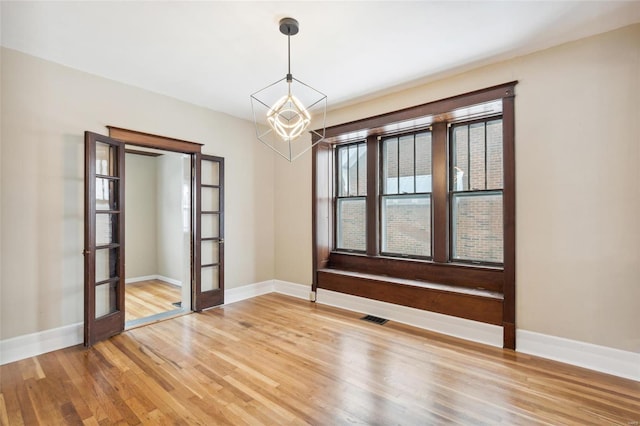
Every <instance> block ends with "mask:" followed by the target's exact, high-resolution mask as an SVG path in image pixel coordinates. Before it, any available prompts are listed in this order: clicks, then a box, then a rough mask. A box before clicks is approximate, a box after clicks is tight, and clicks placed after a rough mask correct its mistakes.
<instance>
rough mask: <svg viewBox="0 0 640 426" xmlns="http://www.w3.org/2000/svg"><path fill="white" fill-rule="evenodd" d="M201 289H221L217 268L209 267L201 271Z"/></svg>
mask: <svg viewBox="0 0 640 426" xmlns="http://www.w3.org/2000/svg"><path fill="white" fill-rule="evenodd" d="M201 274H202V275H201V278H200V289H201V290H202V291H211V290H216V289H219V288H220V276H219V275H220V274H219V270H218V267H217V266H209V267H206V268H202V269H201Z"/></svg>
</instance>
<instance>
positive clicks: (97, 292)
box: [83, 126, 224, 347]
mask: <svg viewBox="0 0 640 426" xmlns="http://www.w3.org/2000/svg"><path fill="white" fill-rule="evenodd" d="M107 128H108V129H109V136H105V135H101V134H98V133H94V132H89V131H85V178H84V182H85V188H84V189H85V191H84V194H85V209H84V219H85V220H84V250H83V255H84V345H85V346H87V347H90V346H92V345H94V344H96V343H97V342H100V341H102V340H105V339H108V338H109V337H111V336H113V335H115V334H118V333H120V332H122V331H123V330H124V329H125V310H126V305H127V304H126V303H125V301H126V298H125V286H126V285H127V284H126V283H125V281H126V277H127V276H129V277H130V284H133V281H135V280H134V278H136V277H137V278H139V279H140V278H146V280H151V279H154V280H155V279H157V278H160V277H164V278H169V280H167V279H164V280H162V281H170V280H176V281H178V282H180V284H183V285H182V286H180V288H181V291H180V300H175V301H173V299H170V300H171V302H170V303H171V304H172V306H173V307H175V309H171V310H170V311H165V312H164V313H158V314H152V315H163V316H164V315H166V316H170V315H175V313H174V312H171V311H177V310H178V309H180V310H183V309H184V311H185V312H188V311H190V310H193V311H201V310H203V309H208V308H211V307H213V306H218V305H221V304H223V303H224V158H222V157H217V156H212V155H205V154H202V153H201V148H202V145H201V144H198V143H194V142H187V141H183V140H179V139H173V138H167V137H164V136H158V135H153V134H149V133H143V132H137V131H134V130H127V129H122V128H118V127H113V126H107ZM125 145H132V146H135V147H137V148H136V149H138V148H143V149H142V151H146V152H155V153H156V154H157V153H158V152H160V153H162V154H163V155H167V158H168V154H169V153H171V154H178V156H177V157H175V158H178V159H179V161H176V162H174V164H178V166H176V167H177V168H178V169H180V170H182V173H183V175H182V180H181V183H180V185H182V186H181V191H176V192H175V193H174V192H172V196H174V197H178V199H180V200H182V202H181V203H180V212H179V213H177V215H178V216H179V217H181V219H178V220H174V221H173V222H175V223H182V228H181V229H179V230H178V234H179V235H177V236H173V237H170V238H169V241H170V244H169V245H165V247H170V248H171V249H175V248H176V247H178V248H179V249H180V250H179V251H180V252H181V253H182V254H181V255H180V254H178V255H177V256H176V257H175V259H180V258H181V259H182V267H181V268H178V269H177V270H178V272H177V273H176V274H175V275H174V274H169V275H174V277H177V278H172V277H170V276H169V277H167V275H161V274H165V273H164V272H158V273H157V274H156V273H153V274H152V275H148V276H146V275H142V276H139V275H137V273H136V272H135V271H130V274H129V275H127V273H126V271H125V269H126V268H125V263H127V260H126V259H127V257H126V254H127V252H128V248H127V247H128V243H127V242H126V238H125V228H126V221H125V215H126V212H127V211H128V208H127V203H126V201H125V194H126V192H127V190H126V188H127V187H128V185H126V184H125V182H126V177H127V173H126V164H127V161H126V160H125V158H126V156H125V154H126V152H125V151H126V148H125ZM138 150H139V149H138ZM165 150H166V152H165ZM147 156H151V155H147ZM134 161H135V160H134ZM187 164H188V166H187ZM160 167H164V166H160V165H156V168H160ZM187 170H188V172H187ZM159 175H160V174H159ZM156 179H158V178H156ZM152 186H154V185H148V186H147V192H150V191H149V188H150V187H152ZM155 186H159V185H158V183H157V182H156V184H155ZM147 195H148V194H147ZM164 195H165V191H164V190H162V191H161V195H157V194H156V201H155V203H154V202H150V201H148V202H147V203H146V204H147V205H148V206H154V205H155V210H157V211H160V212H162V214H164V213H165V210H169V209H170V208H169V207H168V206H166V205H165V204H163V203H162V202H159V201H158V199H163V197H164ZM187 200H188V201H187ZM129 202H130V203H133V201H131V200H130V201H129ZM175 205H176V206H177V205H178V204H175ZM176 209H177V208H176ZM154 214H157V212H155V213H154ZM150 216H151V213H147V216H146V217H145V218H144V219H145V220H146V221H150V219H149V217H150ZM161 220H162V219H158V218H156V219H155V221H156V228H157V226H158V225H157V224H158V223H159V222H160V221H161ZM142 223H146V222H145V221H144V220H143V221H142ZM175 229H178V228H174V230H175ZM158 238H164V237H163V236H160V237H159V236H156V240H155V244H154V242H153V240H151V239H150V237H134V238H132V239H133V241H134V244H135V242H138V243H142V244H143V248H144V250H146V251H147V252H150V253H153V252H155V253H156V263H160V264H161V265H158V268H160V266H163V267H164V266H167V265H166V264H165V263H164V262H162V261H160V262H158V256H159V254H158V247H159V246H160V244H159V243H158ZM147 254H149V253H147ZM165 254H166V253H165ZM128 262H132V261H131V260H129V261H128ZM133 264H135V262H132V265H133ZM180 269H181V270H182V272H179V271H180ZM139 282H140V281H139ZM186 283H188V285H186ZM151 284H152V283H151ZM169 284H172V283H171V282H169ZM173 284H174V286H175V284H176V283H175V282H174V283H173ZM178 302H179V304H180V306H179V307H178V306H176V305H178ZM174 303H175V305H173V304H174ZM143 315H144V314H143ZM144 318H146V320H145V321H146V322H149V321H150V319H149V317H148V316H147V317H144ZM158 319H162V318H159V317H157V316H156V317H152V318H151V321H153V320H158ZM134 320H136V319H131V321H134ZM133 326H134V325H133V324H129V325H128V327H127V328H130V327H133Z"/></svg>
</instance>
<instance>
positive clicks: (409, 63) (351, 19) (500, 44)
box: [1, 1, 640, 119]
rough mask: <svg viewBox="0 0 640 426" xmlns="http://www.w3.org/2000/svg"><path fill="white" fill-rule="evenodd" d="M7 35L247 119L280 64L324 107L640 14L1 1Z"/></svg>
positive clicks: (621, 5) (629, 6)
mask: <svg viewBox="0 0 640 426" xmlns="http://www.w3.org/2000/svg"><path fill="white" fill-rule="evenodd" d="M1 15H2V16H1V18H2V21H1V22H2V29H1V37H2V40H1V41H2V45H4V46H6V47H9V48H12V49H15V50H19V51H22V52H25V53H29V54H31V55H34V56H38V57H42V58H44V59H48V60H50V61H53V62H57V63H61V64H64V65H67V66H69V67H72V68H76V69H79V70H83V71H86V72H89V73H92V74H97V75H100V76H103V77H106V78H109V79H113V80H117V81H121V82H124V83H128V84H131V85H134V86H138V87H142V88H145V89H148V90H151V91H154V92H158V93H162V94H165V95H169V96H172V97H175V98H178V99H182V100H184V101H188V102H191V103H194V104H197V105H202V106H205V107H208V108H211V109H214V110H217V111H222V112H226V113H228V114H231V115H233V116H236V117H241V118H246V119H250V117H251V107H250V102H249V95H250V94H251V93H252V92H254V91H256V90H258V89H261V88H262V87H264V86H266V85H267V84H269V83H272V82H274V81H276V80H279V79H281V78H282V77H284V75H285V74H286V58H287V44H286V37H285V36H283V35H282V34H280V32H279V30H278V21H279V20H280V18H282V17H285V16H291V17H293V18H295V19H297V20H298V21H299V22H300V33H299V34H298V35H296V36H295V37H292V39H291V49H292V73H293V75H294V77H296V78H298V79H300V80H302V81H304V82H305V83H307V84H309V85H311V86H313V87H315V88H316V89H319V90H321V91H322V92H324V93H326V94H327V96H328V102H329V108H331V107H335V106H337V105H345V104H348V103H350V102H354V101H356V100H362V99H366V98H368V97H372V96H374V95H378V94H381V93H384V92H388V91H390V90H394V89H397V88H399V87H407V86H410V85H413V84H418V83H419V82H421V81H426V80H429V79H432V78H434V77H436V76H443V75H446V74H449V73H453V72H459V71H460V70H463V69H467V68H470V67H473V66H477V65H480V64H485V63H489V62H495V61H498V60H503V59H507V58H510V57H514V56H518V55H522V54H526V53H530V52H533V51H536V50H540V49H543V48H547V47H550V46H553V45H557V44H560V43H563V42H566V41H570V40H575V39H578V38H582V37H585V36H589V35H593V34H597V33H601V32H605V31H609V30H612V29H615V28H619V27H622V26H625V25H629V24H632V23H635V22H640V1H623V2H617V1H549V2H546V1H470V2H459V1H420V2H418V1H414V2H403V1H382V2H381V1H376V2H374V1H352V2H338V1H331V2H311V1H299V2H277V1H276V2H274V1H260V2H243V1H237V2H183V1H180V2H164V1H163V2H157V1H148V2H137V1H136V2H134V1H121V2H109V1H108V2H24V1H23V2H4V1H3V2H2V4H1Z"/></svg>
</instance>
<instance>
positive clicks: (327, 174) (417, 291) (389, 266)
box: [313, 81, 517, 349]
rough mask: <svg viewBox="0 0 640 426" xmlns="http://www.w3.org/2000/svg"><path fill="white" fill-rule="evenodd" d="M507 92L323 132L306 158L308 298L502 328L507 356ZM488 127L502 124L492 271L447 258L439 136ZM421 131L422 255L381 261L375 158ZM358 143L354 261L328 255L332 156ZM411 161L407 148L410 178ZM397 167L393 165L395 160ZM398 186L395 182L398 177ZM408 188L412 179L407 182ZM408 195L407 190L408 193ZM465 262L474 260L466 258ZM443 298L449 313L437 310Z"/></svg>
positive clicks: (445, 163)
mask: <svg viewBox="0 0 640 426" xmlns="http://www.w3.org/2000/svg"><path fill="white" fill-rule="evenodd" d="M516 84H517V82H515V81H514V82H509V83H505V84H501V85H498V86H493V87H489V88H486V89H482V90H477V91H474V92H470V93H466V94H462V95H458V96H453V97H450V98H446V99H442V100H437V101H434V102H429V103H426V104H422V105H418V106H415V107H410V108H405V109H402V110H398V111H392V112H389V113H385V114H381V115H377V116H374V117H368V118H364V119H362V120H357V121H352V122H349V123H344V124H340V125H336V126H332V127H329V128H327V129H326V141H325V143H322V144H320V145H318V146H317V147H314V151H313V152H314V157H313V240H314V241H313V256H314V259H313V265H314V274H313V289H314V290H315V289H316V288H325V289H327V290H332V291H338V292H344V293H347V294H354V295H358V296H361V297H367V298H371V299H376V300H381V301H386V302H389V303H395V304H401V305H405V306H412V307H416V308H419V309H425V310H431V311H434V312H439V313H443V314H448V315H453V316H458V317H462V318H468V319H474V320H477V321H483V322H488V323H490V324H498V325H502V326H503V331H504V335H503V344H504V347H505V348H510V349H515V344H516V342H515V330H516V328H515V143H514V138H515V114H514V96H515V95H514V89H515V85H516ZM489 119H497V120H502V143H503V146H502V155H503V158H502V167H503V180H504V183H503V185H504V186H503V188H502V189H501V190H502V191H503V192H502V203H503V208H502V210H503V213H502V214H503V225H502V226H503V228H502V231H503V236H502V238H503V246H504V248H503V263H501V264H496V263H491V262H489V261H488V260H490V259H491V258H489V259H487V261H485V262H484V263H483V261H475V260H473V261H466V260H465V259H466V258H461V259H463V260H464V261H463V260H460V261H456V260H455V259H453V257H452V253H451V251H452V244H453V242H452V241H451V238H452V237H451V235H452V228H451V226H452V221H453V218H452V213H451V209H452V206H451V205H450V204H451V200H450V197H452V195H450V194H451V188H450V185H452V184H451V182H450V176H451V171H450V169H451V168H452V166H451V164H450V159H449V158H450V155H452V154H451V152H450V149H451V148H450V144H451V141H450V140H449V139H450V135H449V130H448V127H449V126H450V125H452V124H457V123H464V124H470V123H477V122H482V121H487V120H489ZM426 129H430V131H431V135H432V136H431V138H432V139H431V141H432V142H431V161H432V165H431V178H430V179H431V185H432V189H431V195H430V197H431V228H430V232H431V243H432V249H431V256H430V257H429V258H426V257H419V256H413V258H411V257H412V256H410V255H404V254H402V253H399V254H398V255H396V254H393V253H390V254H387V253H386V252H385V255H383V253H381V252H380V250H381V242H380V238H381V232H382V231H381V220H382V219H381V217H380V216H381V214H380V211H381V208H382V206H381V203H382V201H381V200H382V197H383V193H382V190H381V188H380V185H381V184H382V183H381V181H382V180H383V177H381V176H380V175H379V174H380V170H381V161H382V158H383V156H382V154H381V151H380V149H381V146H382V143H381V140H383V139H384V138H385V137H386V138H388V137H390V136H398V135H410V134H412V133H413V134H416V133H417V132H419V131H425V130H426ZM485 135H486V131H485ZM365 140H366V142H367V179H368V180H367V194H366V206H367V207H366V208H367V213H366V218H367V225H366V242H367V246H366V250H365V251H363V252H361V253H349V252H345V251H337V250H336V246H335V238H334V234H335V232H336V226H337V225H336V216H335V200H336V197H337V194H336V193H335V191H336V188H335V185H336V173H337V172H336V169H335V167H336V163H335V162H336V161H337V160H336V158H335V148H336V147H337V146H340V145H343V144H345V143H353V142H362V141H365ZM485 150H486V142H485ZM415 155H416V154H415V145H414V160H413V161H414V175H415V174H416V172H415V161H416V160H415V158H416V157H415ZM483 155H486V154H483ZM422 158H424V157H422ZM390 161H391V160H390ZM397 161H400V160H399V158H398V160H397ZM390 164H391V163H390ZM485 168H486V157H485ZM424 173H425V172H423V174H422V175H424ZM427 173H428V172H427ZM422 175H421V176H422ZM403 176H404V175H403ZM397 179H398V181H399V180H400V175H399V174H398V177H397ZM416 179H417V178H416V177H415V176H414V183H415V182H416V181H417V180H416ZM425 179H426V178H425ZM485 181H486V177H485ZM407 191H410V190H409V189H407ZM402 196H404V195H402ZM385 205H386V204H385ZM488 211H490V210H488ZM491 217H495V216H491ZM390 229H391V228H390ZM471 229H474V228H471ZM498 229H499V228H498ZM427 231H428V230H427ZM425 232H426V231H425ZM394 253H395V252H394ZM498 253H500V252H498ZM471 259H474V258H473V257H471ZM481 259H482V258H481ZM492 261H493V260H492ZM363 274H364V275H366V277H364V275H363ZM320 277H322V278H320ZM400 285H401V286H402V288H401V289H402V297H399V296H398V294H396V293H394V290H393V289H394V288H397V290H398V291H400V287H398V286H400ZM470 291H471V292H473V291H475V292H477V293H474V294H473V295H472V297H471V296H469V293H468V292H470ZM414 299H415V300H414ZM418 299H421V300H423V301H424V303H422V302H420V303H418V302H416V300H418ZM445 299H446V300H448V301H449V304H447V303H441V302H442V300H445ZM463 300H464V306H465V307H464V309H462V310H461V306H460V305H459V304H458V303H459V302H461V301H463ZM454 305H455V306H454ZM484 309H490V312H489V311H486V312H484V311H483V310H484ZM467 310H468V312H467ZM483 312H484V313H483ZM496 315H499V317H496Z"/></svg>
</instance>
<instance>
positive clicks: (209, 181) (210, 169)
mask: <svg viewBox="0 0 640 426" xmlns="http://www.w3.org/2000/svg"><path fill="white" fill-rule="evenodd" d="M201 164H202V166H201V167H202V170H201V173H202V184H203V185H220V163H218V162H217V161H207V160H203V161H202V162H201Z"/></svg>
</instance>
